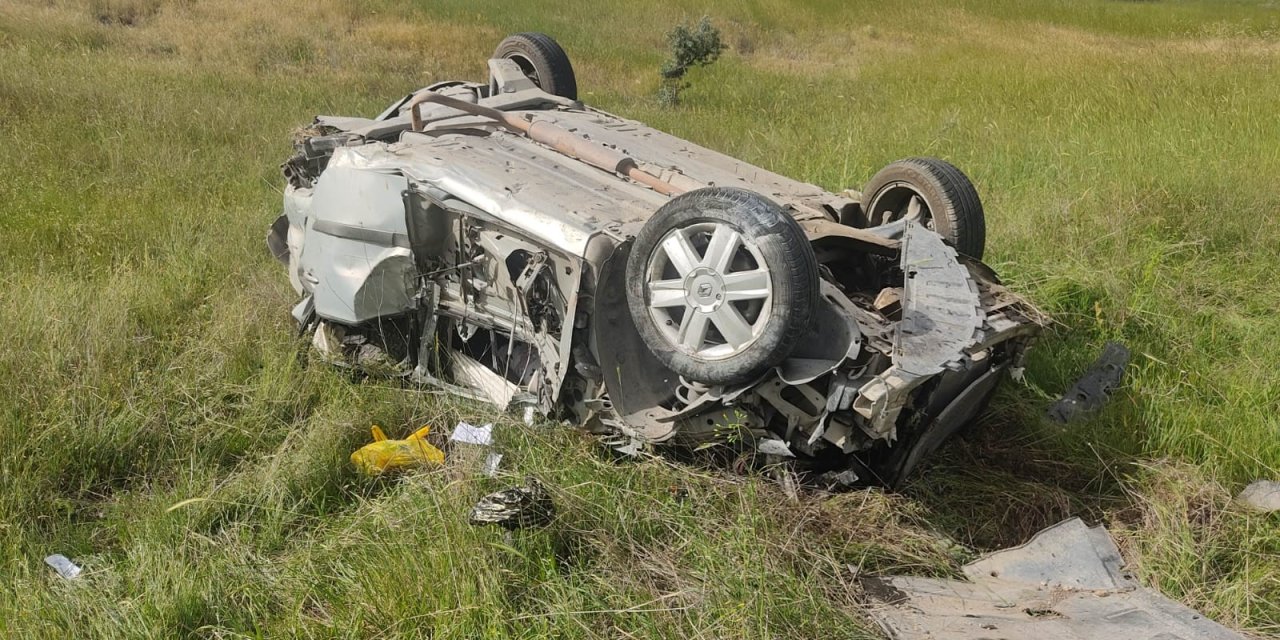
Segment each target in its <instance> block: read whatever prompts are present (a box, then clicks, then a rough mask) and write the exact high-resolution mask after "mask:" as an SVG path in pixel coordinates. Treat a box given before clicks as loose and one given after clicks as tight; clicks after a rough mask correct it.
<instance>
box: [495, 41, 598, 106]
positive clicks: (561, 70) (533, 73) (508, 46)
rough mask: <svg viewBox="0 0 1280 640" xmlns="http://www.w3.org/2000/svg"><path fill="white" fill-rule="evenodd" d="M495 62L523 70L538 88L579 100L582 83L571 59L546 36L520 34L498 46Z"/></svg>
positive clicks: (558, 45)
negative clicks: (505, 60) (508, 61)
mask: <svg viewBox="0 0 1280 640" xmlns="http://www.w3.org/2000/svg"><path fill="white" fill-rule="evenodd" d="M493 57H494V58H506V59H508V60H511V61H512V62H514V63H516V64H517V65H519V66H520V70H521V71H524V75H525V76H527V77H528V78H529V79H530V80H532V81H533V83H534V84H536V85H538V88H540V89H542V90H543V91H546V92H547V93H550V94H552V95H557V96H560V97H562V98H568V99H570V100H577V99H578V80H577V78H576V77H575V76H574V74H573V65H572V64H570V63H569V56H568V55H567V54H566V53H565V52H564V49H563V48H561V47H560V44H559V43H557V42H556V41H555V40H552V39H551V37H550V36H547V35H546V34H542V33H517V34H513V35H510V36H507V38H506V39H505V40H503V41H502V42H500V43H498V48H497V49H496V50H494V52H493Z"/></svg>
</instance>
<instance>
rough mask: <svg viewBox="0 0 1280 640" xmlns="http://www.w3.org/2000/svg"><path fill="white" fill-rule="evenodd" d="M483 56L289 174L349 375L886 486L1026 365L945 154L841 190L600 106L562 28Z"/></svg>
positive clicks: (300, 283)
mask: <svg viewBox="0 0 1280 640" xmlns="http://www.w3.org/2000/svg"><path fill="white" fill-rule="evenodd" d="M488 66H489V81H488V82H487V83H470V82H461V81H450V82H440V83H437V84H434V85H431V86H429V87H426V88H424V89H422V90H420V91H418V92H416V93H414V94H411V95H408V96H405V97H404V98H403V99H401V100H398V101H396V102H395V103H394V104H392V105H391V106H390V107H389V108H388V109H387V110H386V111H384V112H383V113H382V114H381V115H379V116H377V117H376V118H355V117H333V116H320V117H318V118H316V121H315V123H314V124H313V125H312V127H310V128H309V129H308V130H307V132H306V135H304V136H303V137H302V139H301V140H300V141H299V142H298V143H297V145H296V149H297V152H296V154H295V155H294V156H293V157H292V158H290V159H289V160H288V161H287V162H286V163H285V164H284V166H283V170H284V174H285V178H286V180H287V182H288V186H287V187H286V189H285V196H284V214H283V215H282V216H280V218H279V219H278V220H277V221H276V222H275V224H273V225H272V226H271V230H270V233H269V235H268V246H269V247H270V248H271V250H272V252H273V254H274V255H275V256H276V257H277V258H279V259H280V260H281V261H282V262H284V263H285V264H286V265H287V266H288V273H289V279H290V281H291V283H292V284H293V286H294V288H295V289H296V290H297V291H298V293H299V294H300V295H301V297H302V298H301V301H300V302H299V303H298V305H297V306H296V307H295V309H294V312H293V313H294V317H295V318H296V319H297V320H298V322H299V323H300V326H301V327H302V328H303V330H304V331H308V332H311V335H312V336H313V337H312V340H313V344H314V345H315V347H316V349H317V350H318V351H319V352H320V353H321V354H322V355H323V356H324V357H325V358H326V359H328V360H330V361H331V362H333V363H334V364H337V365H340V366H348V367H356V368H359V369H361V370H364V371H368V372H375V373H383V374H389V375H396V376H401V377H404V378H406V379H409V380H411V381H413V382H414V383H417V384H428V385H433V386H436V387H440V388H443V389H446V390H449V391H451V392H453V393H457V394H459V395H463V396H466V397H471V398H476V399H480V400H485V401H488V402H492V403H495V404H498V405H501V406H503V407H507V408H511V409H515V410H519V411H522V412H524V413H525V415H526V416H529V415H532V414H533V413H540V414H549V415H554V416H556V417H561V418H565V419H568V420H571V421H573V422H575V423H577V424H580V425H582V426H583V427H584V428H586V429H588V430H590V431H592V432H595V433H599V434H601V435H602V436H604V437H605V438H606V440H607V441H609V442H610V443H612V444H613V445H614V446H615V447H616V448H618V449H620V450H623V451H634V450H636V449H637V448H639V447H642V446H655V445H662V444H664V443H670V444H673V445H681V446H689V445H693V446H697V445H702V444H706V443H714V442H745V443H755V444H756V446H757V447H758V448H759V450H760V451H761V452H763V453H765V454H766V455H767V456H779V457H788V458H794V461H795V464H797V465H799V466H801V467H808V468H810V469H812V470H814V471H817V472H827V473H832V474H834V475H837V476H839V477H840V478H842V482H843V483H846V484H847V483H849V482H852V481H855V479H856V481H858V482H864V483H866V482H875V483H881V484H889V485H893V484H896V483H898V482H900V481H901V480H902V479H903V478H905V477H906V476H907V475H908V474H909V473H910V472H911V470H912V469H914V468H915V467H916V466H917V465H918V463H919V462H920V460H921V459H923V457H924V456H925V455H927V454H928V453H929V452H931V451H932V450H934V449H935V448H937V447H938V446H939V445H940V444H941V443H942V442H943V441H944V440H945V439H946V438H947V437H948V436H950V435H951V434H952V433H954V432H955V431H957V430H958V429H959V428H960V427H962V426H963V425H964V424H965V423H966V422H969V421H970V420H971V419H972V418H973V417H974V416H975V415H977V414H978V413H979V412H980V411H981V409H982V407H983V406H984V404H985V402H986V401H987V399H988V398H989V397H990V396H991V394H992V392H993V391H994V390H995V388H996V386H997V384H998V382H999V380H1000V379H1002V378H1003V377H1004V375H1005V373H1006V372H1008V371H1009V370H1011V369H1016V368H1018V367H1019V366H1020V363H1021V361H1022V357H1023V354H1024V352H1025V350H1026V348H1027V346H1028V345H1029V343H1030V341H1031V339H1032V336H1033V335H1034V334H1035V333H1036V331H1037V329H1038V327H1039V326H1040V323H1041V316H1040V314H1039V313H1038V312H1037V311H1036V310H1035V309H1034V308H1032V307H1031V306H1030V305H1028V304H1027V303H1026V302H1024V301H1023V300H1022V299H1020V298H1019V297H1017V296H1016V295H1014V294H1012V293H1011V292H1009V291H1008V290H1006V289H1005V288H1004V287H1003V286H1001V285H1000V283H999V281H998V280H997V278H996V276H995V274H994V273H992V271H991V270H990V269H989V268H987V267H986V266H985V265H983V264H982V263H980V262H978V258H979V257H980V256H981V255H982V253H983V249H984V243H985V219H984V215H983V211H982V205H981V202H980V201H979V199H978V195H977V192H976V191H975V190H974V188H973V185H972V184H971V183H970V182H969V180H968V179H967V178H966V177H965V176H964V174H963V173H961V172H960V171H959V170H958V169H956V168H955V167H953V166H951V165H950V164H948V163H946V162H943V161H941V160H936V159H930V158H912V159H907V160H903V161H899V162H896V163H893V164H891V165H889V166H888V167H886V168H885V169H884V170H883V171H881V172H880V173H879V174H877V176H876V177H875V178H873V180H872V183H871V185H870V187H869V188H868V191H867V193H866V194H857V193H851V192H846V193H844V194H834V193H830V192H827V191H824V190H823V189H821V188H819V187H816V186H814V185H811V184H805V183H802V182H797V181H795V180H791V179H790V178H786V177H784V176H781V175H778V174H776V173H773V172H771V171H768V170H766V169H762V168H760V167H756V166H752V165H750V164H747V163H745V162H742V161H740V160H736V159H734V158H730V157H728V156H725V155H723V154H720V153H717V152H715V151H712V150H710V149H706V148H703V147H700V146H698V145H696V144H693V143H691V142H688V141H686V140H681V139H679V138H675V137H673V136H670V135H668V134H665V133H663V132H661V131H658V130H656V129H653V128H650V127H647V126H645V125H643V124H641V123H639V122H634V121H631V120H626V119H623V118H620V117H618V116H615V115H612V114H609V113H605V112H603V111H600V110H598V109H593V108H591V107H588V106H586V105H584V104H582V103H581V102H579V101H578V100H577V99H576V98H577V82H576V79H575V77H574V74H573V67H572V65H571V64H570V62H569V59H568V57H567V56H566V55H565V53H564V50H563V49H562V48H561V47H560V46H559V45H558V44H556V43H555V41H553V40H551V39H550V38H548V37H547V36H545V35H541V34H517V35H514V36H511V37H510V38H508V39H506V40H504V41H503V42H502V43H501V44H500V45H499V46H498V48H497V51H496V53H495V55H494V57H493V58H492V59H490V60H489V61H488Z"/></svg>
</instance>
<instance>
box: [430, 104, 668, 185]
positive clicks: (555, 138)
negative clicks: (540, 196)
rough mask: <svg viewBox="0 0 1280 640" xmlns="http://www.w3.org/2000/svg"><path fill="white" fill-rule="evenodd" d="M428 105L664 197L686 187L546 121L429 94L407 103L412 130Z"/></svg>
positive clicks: (633, 160) (612, 150) (622, 155)
mask: <svg viewBox="0 0 1280 640" xmlns="http://www.w3.org/2000/svg"><path fill="white" fill-rule="evenodd" d="M427 102H434V103H436V104H441V105H444V106H446V107H449V108H451V109H457V110H458V111H461V112H463V113H468V114H471V115H473V116H481V117H484V118H489V119H490V120H493V121H494V122H496V123H498V124H500V125H502V126H504V127H506V128H507V129H510V130H511V131H514V132H516V133H521V134H524V135H525V136H528V138H529V139H530V140H533V141H534V142H539V143H542V144H545V145H547V146H548V147H551V148H552V149H555V150H556V151H559V152H560V153H563V154H564V155H566V156H569V157H570V158H575V159H577V160H581V161H583V162H585V163H587V164H589V165H591V166H593V167H596V168H598V169H603V170H605V171H608V172H610V173H617V174H621V175H624V176H627V177H628V178H631V179H632V180H635V181H636V182H639V183H640V184H643V185H645V186H646V187H649V188H650V189H653V190H654V191H657V192H658V193H661V194H663V195H668V196H674V195H678V194H681V193H684V192H685V191H686V190H687V188H686V186H677V185H675V184H672V183H670V182H666V181H664V180H663V179H662V178H659V177H658V176H655V175H653V174H650V173H647V172H645V171H644V170H643V169H641V168H640V166H639V165H637V164H636V161H635V159H634V158H630V157H628V156H626V155H624V154H622V153H619V152H618V151H616V150H614V149H610V148H608V147H605V146H601V145H598V144H595V143H592V142H589V141H586V140H583V139H582V138H580V137H578V136H576V135H574V134H573V132H572V131H568V130H566V129H564V128H561V127H559V126H556V125H555V124H552V123H551V122H547V121H546V120H532V121H531V120H526V119H524V118H521V117H519V116H517V115H515V114H511V113H507V112H505V111H498V110H497V109H492V108H489V107H485V106H481V105H478V104H474V103H471V102H467V101H465V100H459V99H457V98H451V97H449V96H446V95H442V94H439V93H433V92H430V91H424V92H422V93H420V94H418V96H417V97H416V98H414V99H413V100H412V101H410V102H409V110H410V113H412V114H413V131H422V127H423V122H422V111H421V108H422V105H423V103H427Z"/></svg>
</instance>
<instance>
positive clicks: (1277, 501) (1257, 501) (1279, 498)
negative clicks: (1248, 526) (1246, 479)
mask: <svg viewBox="0 0 1280 640" xmlns="http://www.w3.org/2000/svg"><path fill="white" fill-rule="evenodd" d="M1236 500H1238V501H1239V502H1240V503H1242V504H1244V505H1246V506H1248V507H1250V508H1252V509H1254V510H1256V511H1262V512H1264V513H1270V512H1272V511H1280V482H1276V481H1275V480H1255V481H1253V482H1251V483H1249V486H1247V487H1245V488H1244V490H1243V491H1241V492H1240V495H1238V496H1236Z"/></svg>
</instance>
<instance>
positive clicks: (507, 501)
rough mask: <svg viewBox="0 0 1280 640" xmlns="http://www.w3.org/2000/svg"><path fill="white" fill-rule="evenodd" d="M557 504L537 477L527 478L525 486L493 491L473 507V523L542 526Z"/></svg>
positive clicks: (523, 526)
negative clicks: (552, 500)
mask: <svg viewBox="0 0 1280 640" xmlns="http://www.w3.org/2000/svg"><path fill="white" fill-rule="evenodd" d="M553 515H555V505H554V504H552V503H551V495H550V494H548V493H547V489H546V487H544V486H543V485H542V483H541V482H538V480H537V478H532V477H529V478H525V482H524V485H522V486H517V487H512V488H510V489H503V490H502V491H497V492H494V493H491V494H489V495H487V496H485V497H483V498H480V501H479V502H477V503H476V506H475V507H473V508H472V509H471V518H470V522H471V524H473V525H484V524H496V525H498V526H500V527H502V528H504V529H523V528H526V527H540V526H543V525H546V524H547V523H549V522H551V517H552V516H553Z"/></svg>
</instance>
